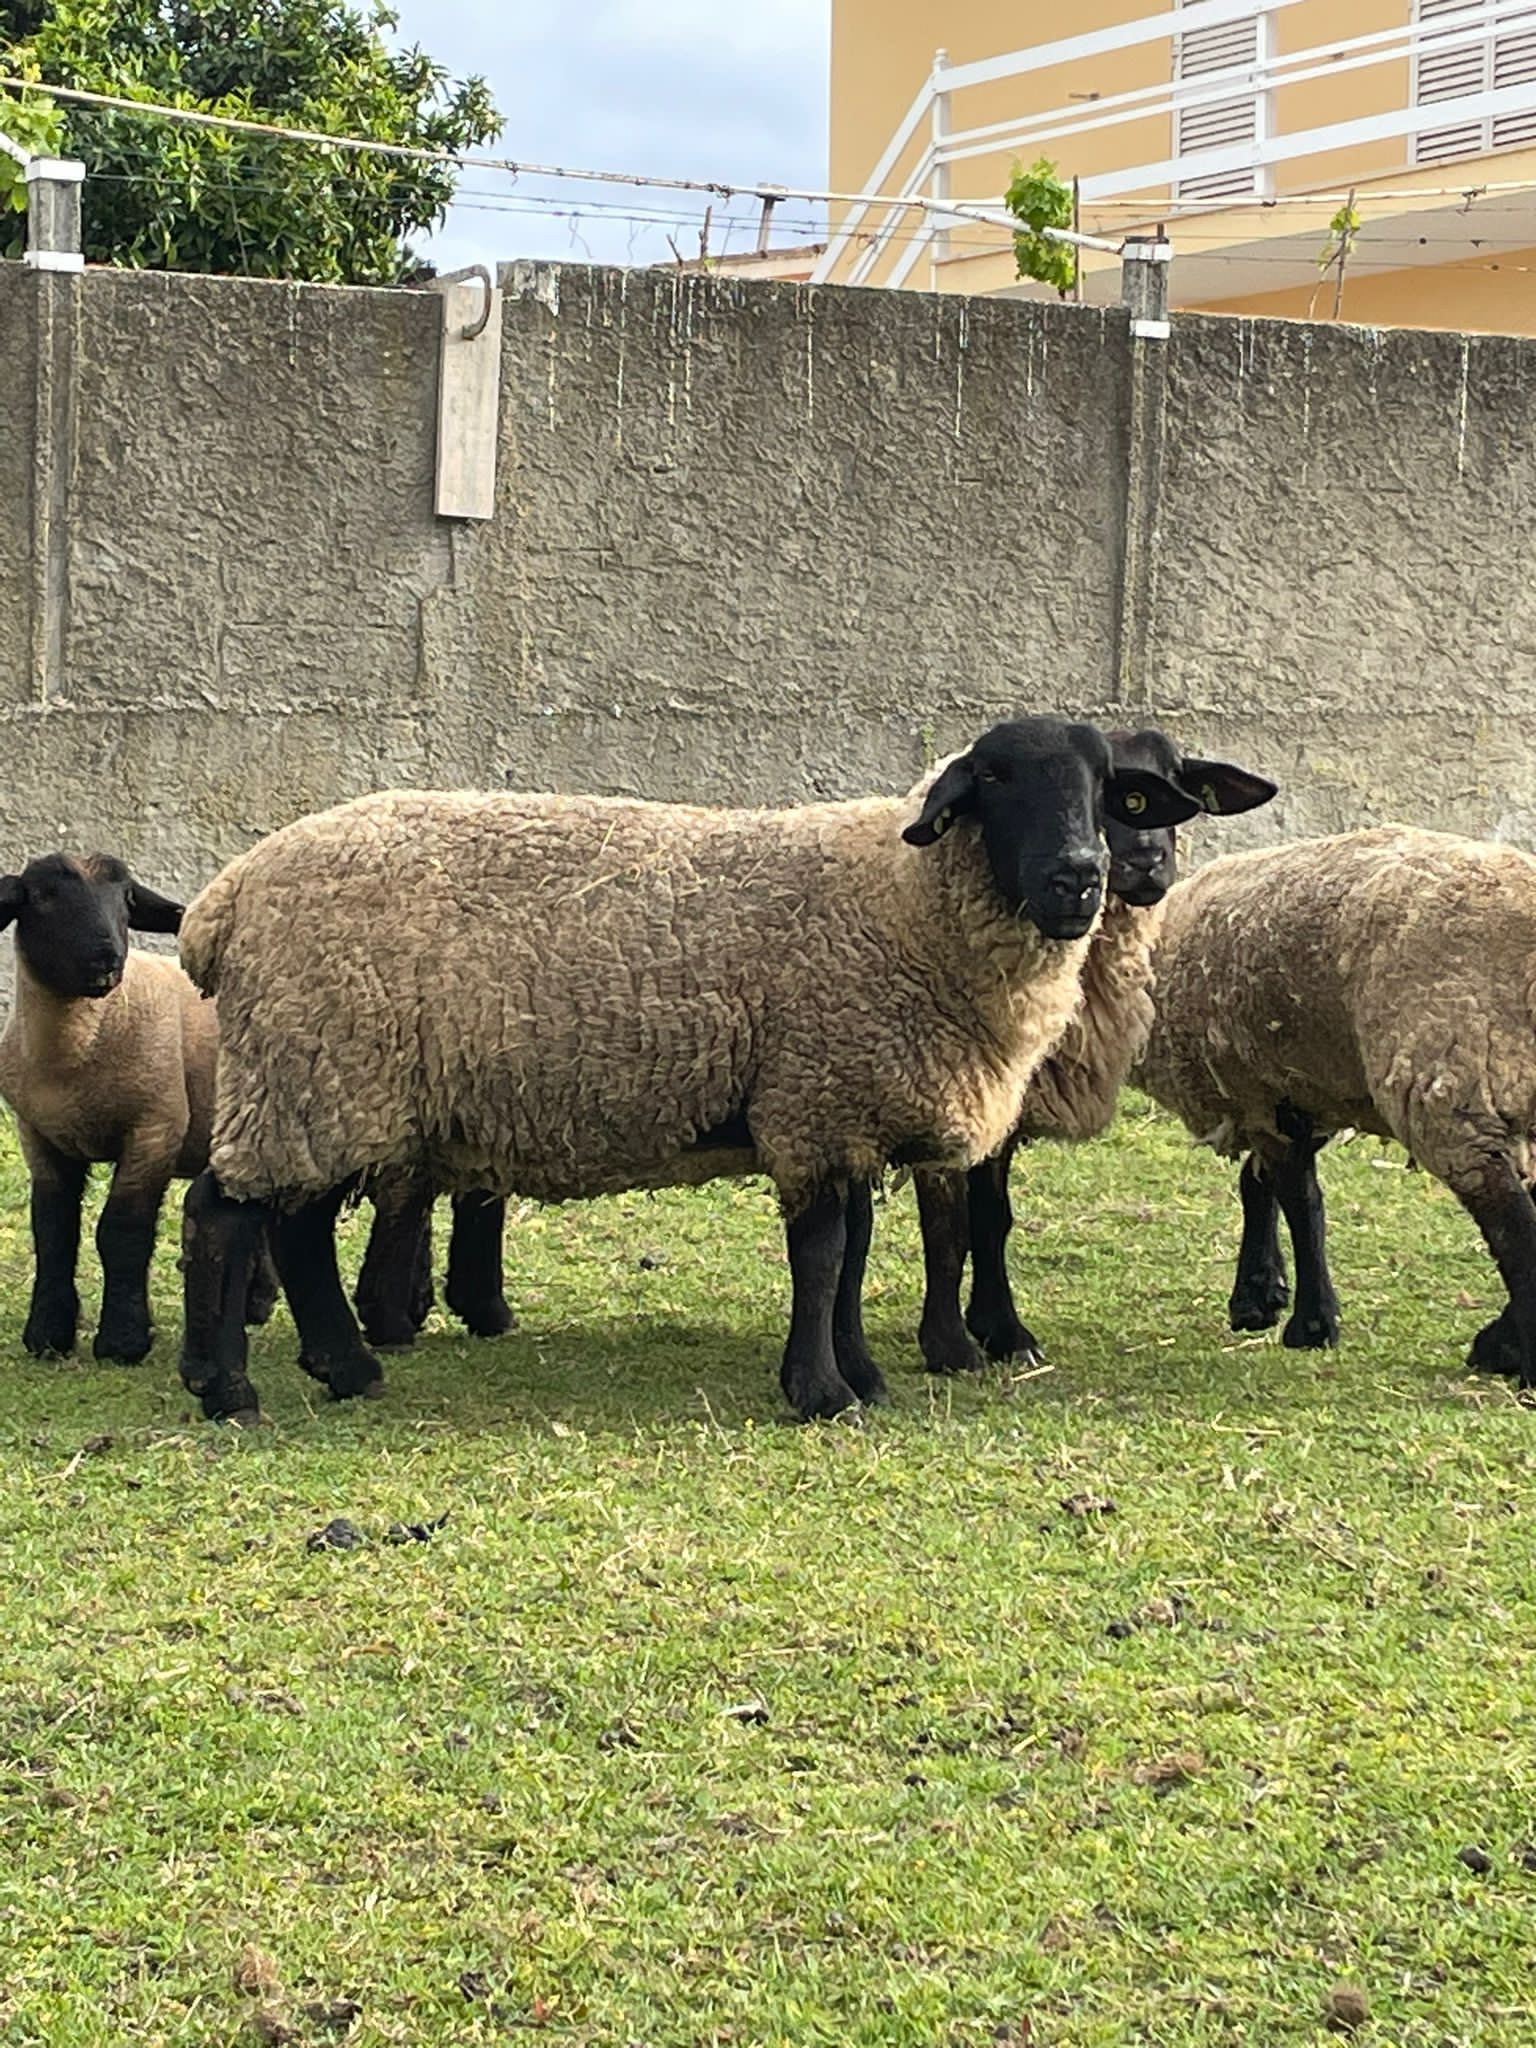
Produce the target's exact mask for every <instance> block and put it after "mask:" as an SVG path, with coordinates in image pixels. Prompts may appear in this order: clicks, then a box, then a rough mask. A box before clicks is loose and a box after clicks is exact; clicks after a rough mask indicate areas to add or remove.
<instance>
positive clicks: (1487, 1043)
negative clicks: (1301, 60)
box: [1138, 827, 1536, 1163]
mask: <svg viewBox="0 0 1536 2048" xmlns="http://www.w3.org/2000/svg"><path fill="white" fill-rule="evenodd" d="M1154 972H1155V976H1156V1018H1155V1022H1154V1026H1153V1031H1152V1036H1151V1039H1150V1041H1149V1043H1148V1047H1147V1052H1146V1055H1145V1057H1144V1060H1143V1062H1142V1065H1141V1069H1140V1072H1139V1075H1138V1078H1139V1079H1140V1080H1141V1082H1142V1085H1144V1086H1145V1087H1146V1088H1147V1089H1148V1091H1149V1092H1150V1093H1151V1094H1153V1095H1154V1096H1155V1097H1156V1098H1157V1100H1159V1101H1160V1102H1162V1103H1164V1104H1165V1106H1167V1107H1168V1108H1170V1109H1171V1110H1173V1111H1174V1112H1175V1113H1176V1114H1177V1115H1179V1116H1180V1117H1181V1118H1182V1119H1183V1120H1184V1121H1185V1123H1186V1124H1187V1125H1188V1126H1189V1128H1190V1129H1191V1131H1192V1132H1194V1134H1195V1135H1196V1136H1197V1137H1199V1138H1201V1139H1203V1140H1205V1141H1206V1142H1210V1143H1213V1144H1215V1145H1216V1146H1217V1148H1218V1149H1220V1150H1223V1151H1227V1152H1232V1153H1235V1152H1238V1151H1242V1150H1247V1149H1257V1150H1259V1151H1260V1152H1261V1153H1263V1152H1272V1151H1273V1150H1274V1148H1275V1147H1276V1145H1277V1144H1278V1143H1279V1138H1278V1133H1277V1131H1276V1125H1275V1113H1276V1110H1277V1108H1278V1106H1279V1105H1280V1104H1281V1103H1283V1102H1289V1103H1291V1104H1294V1105H1295V1106H1296V1107H1297V1108H1299V1109H1302V1110H1304V1111H1305V1112H1306V1113H1307V1114H1308V1115H1309V1116H1311V1117H1312V1118H1313V1120H1314V1122H1315V1123H1316V1124H1317V1126H1318V1128H1319V1129H1321V1130H1324V1131H1329V1130H1337V1129H1341V1128H1343V1127H1345V1126H1352V1127H1354V1128H1358V1129H1362V1130H1368V1131H1373V1132H1376V1133H1378V1134H1379V1135H1382V1136H1390V1137H1396V1138H1398V1139H1400V1140H1401V1141H1402V1142H1403V1143H1405V1144H1407V1145H1409V1146H1410V1149H1413V1150H1415V1151H1417V1152H1421V1153H1422V1148H1423V1147H1424V1146H1425V1144H1426V1143H1428V1144H1429V1145H1430V1146H1431V1147H1433V1146H1435V1145H1437V1144H1438V1142H1439V1141H1438V1140H1437V1139H1434V1138H1431V1137H1427V1135H1426V1128H1425V1117H1424V1113H1423V1112H1424V1108H1425V1104H1426V1101H1427V1099H1428V1098H1427V1097H1426V1096H1425V1093H1424V1091H1425V1090H1426V1089H1429V1090H1431V1091H1432V1092H1433V1095H1434V1097H1435V1099H1436V1100H1437V1101H1438V1104H1439V1109H1438V1110H1437V1111H1436V1112H1435V1114H1434V1116H1433V1117H1432V1118H1431V1119H1430V1121H1431V1122H1433V1123H1434V1124H1435V1125H1437V1126H1438V1125H1440V1124H1443V1123H1444V1122H1446V1121H1447V1119H1446V1118H1445V1117H1444V1115H1443V1111H1444V1110H1445V1108H1446V1107H1447V1106H1448V1105H1449V1104H1451V1103H1453V1102H1454V1103H1455V1104H1456V1105H1458V1108H1459V1111H1460V1113H1461V1114H1462V1115H1463V1116H1464V1117H1470V1118H1472V1119H1474V1120H1476V1119H1479V1118H1481V1119H1482V1120H1483V1121H1484V1122H1485V1123H1486V1121H1487V1117H1488V1115H1489V1114H1490V1111H1491V1105H1492V1104H1493V1103H1494V1101H1495V1100H1496V1099H1497V1098H1499V1097H1501V1096H1502V1097H1504V1098H1505V1099H1506V1103H1507V1107H1508V1109H1509V1110H1510V1111H1511V1112H1512V1113H1513V1114H1514V1116H1515V1117H1516V1119H1517V1120H1519V1119H1527V1118H1528V1117H1529V1115H1530V1113H1531V1107H1532V1105H1531V1104H1530V1103H1529V1102H1528V1101H1527V1100H1526V1099H1525V1098H1526V1097H1527V1095H1528V1094H1529V1079H1528V1077H1529V1076H1530V1074H1531V1070H1532V1068H1533V1067H1536V1062H1533V1060H1532V1058H1531V1051H1532V1035H1533V1019H1536V1010H1533V1004H1532V980H1533V973H1536V862H1533V861H1531V860H1530V859H1529V857H1528V856H1526V855H1524V854H1522V853H1520V852H1519V851H1517V850H1516V849H1514V848H1512V847H1505V846H1495V845H1490V844H1486V843H1484V842H1480V841H1475V840H1465V839H1458V838H1454V837H1452V836H1450V835H1448V834H1441V833H1432V832H1423V831H1418V830H1415V829H1412V828H1408V827H1382V828H1376V829H1373V830H1370V831H1365V832H1357V833H1344V834H1339V835H1335V836H1334V837H1332V838H1329V839H1321V840H1309V841H1301V842H1298V843H1296V844H1294V845H1291V846H1285V847H1279V848H1274V849H1266V850H1261V851H1258V852H1254V853H1243V854H1231V855H1227V856H1225V857H1224V858H1222V859H1220V860H1216V861H1213V862H1211V863H1210V865H1209V866H1208V867H1206V868H1203V869H1202V870H1200V872H1199V873H1198V874H1196V875H1194V876H1192V877H1191V878H1190V880H1189V881H1187V882H1184V883H1181V884H1180V885H1179V886H1178V887H1177V888H1176V889H1175V890H1174V891H1173V892H1172V893H1171V895H1170V897H1169V899H1168V905H1167V912H1166V915H1165V919H1164V925H1163V932H1162V937H1161V941H1160V944H1159V946H1158V949H1157V953H1156V955H1155V958H1154ZM1515 1098H1519V1100H1516V1099H1515ZM1426 1163H1429V1161H1428V1160H1427V1159H1426Z"/></svg>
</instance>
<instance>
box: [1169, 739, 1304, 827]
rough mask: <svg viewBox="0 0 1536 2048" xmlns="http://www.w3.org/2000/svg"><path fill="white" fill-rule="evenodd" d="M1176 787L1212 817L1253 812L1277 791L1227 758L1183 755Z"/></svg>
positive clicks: (1277, 791) (1260, 777) (1264, 778)
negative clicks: (1193, 798)
mask: <svg viewBox="0 0 1536 2048" xmlns="http://www.w3.org/2000/svg"><path fill="white" fill-rule="evenodd" d="M1179 787H1180V788H1181V789H1187V790H1188V791H1189V793H1190V795H1191V796H1192V797H1195V798H1196V799H1197V800H1198V801H1199V805H1200V808H1201V810H1202V811H1209V812H1210V814H1211V816H1212V817H1213V818H1231V817H1235V816H1236V814H1237V813H1238V812H1239V811H1256V810H1257V809H1258V808H1259V805H1260V804H1267V803H1268V802H1269V800H1270V798H1271V797H1275V796H1278V795H1279V794H1280V791H1279V787H1278V785H1277V784H1275V783H1273V782H1270V781H1269V780H1268V779H1267V778H1266V777H1265V776H1263V775H1254V774H1252V773H1251V772H1250V771H1249V770H1248V769H1247V768H1234V767H1233V765H1232V763H1231V762H1230V761H1202V760H1200V759H1199V758H1198V757H1197V756H1195V755H1193V754H1186V755H1185V756H1184V761H1183V765H1182V766H1181V767H1180V769H1179Z"/></svg>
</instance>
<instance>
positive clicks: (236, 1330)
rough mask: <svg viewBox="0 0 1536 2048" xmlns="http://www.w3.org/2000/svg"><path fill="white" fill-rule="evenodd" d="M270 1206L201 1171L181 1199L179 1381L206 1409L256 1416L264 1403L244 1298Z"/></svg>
mask: <svg viewBox="0 0 1536 2048" xmlns="http://www.w3.org/2000/svg"><path fill="white" fill-rule="evenodd" d="M266 1228H267V1212H266V1210H265V1209H263V1208H262V1206H261V1204H260V1203H259V1202H232V1201H231V1200H230V1199H229V1197H228V1196H227V1195H226V1194H224V1192H223V1191H222V1189H221V1188H220V1187H219V1184H218V1182H217V1181H216V1180H215V1179H214V1177H213V1175H212V1174H211V1173H201V1174H199V1175H198V1177H197V1178H196V1180H194V1181H193V1182H192V1184H191V1186H190V1187H189V1188H188V1189H187V1196H186V1200H185V1202H184V1203H183V1204H182V1220H181V1270H182V1282H183V1292H184V1301H185V1309H184V1320H183V1331H182V1341H181V1380H182V1385H183V1386H185V1387H186V1388H187V1389H188V1391H189V1392H191V1393H194V1394H196V1395H197V1396H198V1397H199V1399H200V1400H201V1401H202V1404H203V1413H204V1414H205V1415H206V1416H208V1417H210V1418H211V1419H214V1420H217V1419H218V1418H219V1417H221V1416H229V1415H240V1416H254V1415H256V1414H257V1413H258V1412H259V1409H260V1403H259V1401H258V1400H257V1398H256V1389H255V1388H254V1387H253V1386H252V1385H251V1383H250V1380H249V1379H248V1378H247V1377H246V1358H247V1352H246V1340H245V1323H246V1302H247V1297H248V1295H249V1293H250V1288H251V1277H252V1274H253V1272H254V1270H255V1267H256V1262H257V1260H258V1259H259V1257H260V1255H261V1245H262V1238H263V1234H264V1232H265V1230H266Z"/></svg>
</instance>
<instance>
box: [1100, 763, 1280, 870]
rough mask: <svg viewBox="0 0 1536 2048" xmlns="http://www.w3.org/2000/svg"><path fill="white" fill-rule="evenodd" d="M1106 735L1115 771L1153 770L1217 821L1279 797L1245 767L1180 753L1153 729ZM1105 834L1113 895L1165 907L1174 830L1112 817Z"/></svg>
mask: <svg viewBox="0 0 1536 2048" xmlns="http://www.w3.org/2000/svg"><path fill="white" fill-rule="evenodd" d="M1106 737H1107V739H1108V740H1109V745H1110V751H1111V753H1112V754H1113V756H1114V762H1115V768H1116V770H1117V771H1119V770H1123V769H1133V768H1141V769H1147V770H1150V771H1151V773H1152V774H1154V775H1159V776H1161V777H1162V778H1163V780H1164V781H1166V782H1170V783H1172V784H1174V785H1175V787H1176V788H1178V789H1181V790H1183V791H1184V793H1185V794H1186V795H1187V796H1190V797H1192V798H1194V800H1195V801H1196V803H1197V804H1198V805H1199V807H1200V809H1201V810H1202V811H1208V812H1210V813H1211V814H1212V815H1213V816H1216V817H1231V816H1232V815H1233V814H1235V813H1236V812H1238V811H1251V810H1255V809H1257V807H1258V806H1259V805H1260V804H1267V803H1268V802H1269V800H1270V798H1271V797H1273V796H1274V795H1276V793H1277V792H1276V789H1275V785H1274V783H1272V782H1269V781H1266V779H1265V778H1264V777H1263V776H1262V775H1254V774H1252V773H1250V771H1249V770H1248V769H1246V768H1235V767H1233V766H1232V765H1231V763H1230V762H1226V761H1207V760H1202V759H1197V758H1195V757H1194V756H1185V755H1183V754H1181V753H1180V752H1179V750H1178V748H1177V747H1176V746H1175V745H1174V744H1173V742H1172V740H1170V739H1169V737H1168V735H1167V734H1166V733H1163V732H1159V731H1158V729H1157V727H1156V726H1155V725H1154V726H1148V727H1147V728H1146V729H1145V730H1144V731H1142V732H1112V733H1109V734H1107V735H1106ZM1104 835H1105V838H1106V839H1107V841H1108V843H1109V888H1110V894H1111V895H1113V896H1118V897H1120V899H1121V900H1122V902H1125V903H1130V904H1134V905H1135V906H1136V907H1137V908H1144V907H1145V906H1146V905H1148V904H1151V903H1161V901H1162V900H1163V898H1164V897H1165V896H1166V895H1167V894H1168V891H1169V890H1170V889H1171V888H1172V887H1173V883H1174V876H1175V871H1176V865H1177V852H1176V848H1175V837H1174V828H1173V826H1172V825H1162V826H1158V827H1156V828H1153V827H1149V826H1145V825H1134V824H1125V823H1123V822H1122V821H1121V820H1119V819H1118V818H1115V817H1108V818H1106V820H1105V824H1104Z"/></svg>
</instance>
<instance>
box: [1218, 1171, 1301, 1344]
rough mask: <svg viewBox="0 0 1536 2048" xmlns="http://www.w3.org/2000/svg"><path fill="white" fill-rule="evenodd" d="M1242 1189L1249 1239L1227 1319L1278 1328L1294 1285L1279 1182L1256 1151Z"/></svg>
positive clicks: (1239, 1325)
mask: <svg viewBox="0 0 1536 2048" xmlns="http://www.w3.org/2000/svg"><path fill="white" fill-rule="evenodd" d="M1237 1192H1238V1196H1239V1198H1240V1199H1241V1201H1242V1205H1243V1239H1242V1243H1241V1244H1240V1245H1239V1246H1238V1252H1237V1276H1236V1278H1235V1280H1234V1281H1233V1284H1232V1295H1231V1299H1230V1300H1229V1301H1228V1303H1227V1321H1228V1324H1229V1325H1230V1327H1231V1328H1232V1329H1234V1330H1272V1329H1273V1328H1274V1326H1275V1324H1276V1323H1278V1322H1279V1320H1280V1311H1281V1310H1282V1309H1283V1308H1284V1307H1285V1306H1286V1304H1287V1303H1288V1302H1289V1301H1290V1298H1291V1290H1290V1288H1289V1287H1288V1286H1287V1284H1286V1278H1285V1260H1284V1258H1283V1257H1282V1256H1281V1252H1280V1204H1279V1202H1278V1200H1277V1198H1276V1195H1275V1189H1274V1183H1273V1182H1272V1181H1271V1179H1270V1178H1269V1176H1268V1174H1267V1173H1266V1172H1265V1170H1264V1168H1263V1167H1262V1166H1261V1165H1260V1164H1259V1162H1258V1160H1257V1159H1256V1158H1255V1157H1254V1155H1253V1154H1252V1153H1251V1152H1250V1153H1249V1154H1248V1157H1247V1158H1246V1159H1245V1160H1244V1161H1243V1170H1242V1172H1241V1173H1240V1174H1239V1175H1238V1177H1237Z"/></svg>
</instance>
